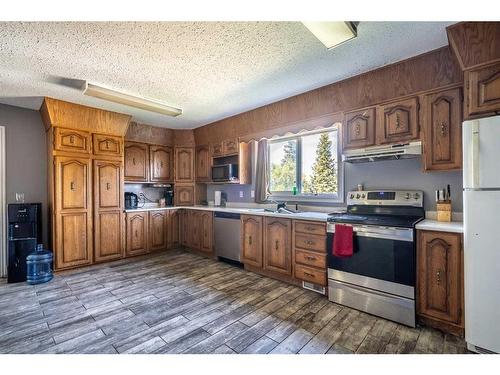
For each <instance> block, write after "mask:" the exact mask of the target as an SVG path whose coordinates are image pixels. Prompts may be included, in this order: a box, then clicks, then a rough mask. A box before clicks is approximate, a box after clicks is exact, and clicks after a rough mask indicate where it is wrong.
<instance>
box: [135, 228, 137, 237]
mask: <svg viewBox="0 0 500 375" xmlns="http://www.w3.org/2000/svg"><path fill="white" fill-rule="evenodd" d="M135 236H136V237H137V229H136V230H135Z"/></svg>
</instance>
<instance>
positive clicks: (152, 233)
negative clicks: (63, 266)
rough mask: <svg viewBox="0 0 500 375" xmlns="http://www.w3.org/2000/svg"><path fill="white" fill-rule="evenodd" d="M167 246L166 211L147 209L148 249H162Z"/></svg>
mask: <svg viewBox="0 0 500 375" xmlns="http://www.w3.org/2000/svg"><path fill="white" fill-rule="evenodd" d="M167 246H168V211H166V210H158V211H149V249H150V250H151V251H155V250H164V249H166V248H167Z"/></svg>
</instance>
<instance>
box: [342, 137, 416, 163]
mask: <svg viewBox="0 0 500 375" xmlns="http://www.w3.org/2000/svg"><path fill="white" fill-rule="evenodd" d="M420 155H422V142H421V141H416V142H409V143H398V144H394V145H385V146H373V147H367V148H363V149H357V150H346V151H344V153H343V154H342V161H344V162H346V163H367V162H371V161H379V160H397V159H409V158H415V157H418V156H420Z"/></svg>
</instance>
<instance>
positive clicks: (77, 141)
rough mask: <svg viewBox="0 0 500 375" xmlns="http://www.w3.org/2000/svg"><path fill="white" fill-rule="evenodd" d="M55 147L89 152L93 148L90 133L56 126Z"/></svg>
mask: <svg viewBox="0 0 500 375" xmlns="http://www.w3.org/2000/svg"><path fill="white" fill-rule="evenodd" d="M54 149H55V150H57V151H68V152H76V153H83V154H89V153H90V149H91V136H90V133H87V132H82V131H79V130H73V129H64V128H54Z"/></svg>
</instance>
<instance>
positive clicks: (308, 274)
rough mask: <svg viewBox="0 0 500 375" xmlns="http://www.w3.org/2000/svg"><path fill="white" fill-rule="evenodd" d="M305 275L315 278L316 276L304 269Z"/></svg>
mask: <svg viewBox="0 0 500 375" xmlns="http://www.w3.org/2000/svg"><path fill="white" fill-rule="evenodd" d="M304 275H306V276H309V277H313V278H314V277H315V276H314V274H312V273H309V272H305V271H304Z"/></svg>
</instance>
